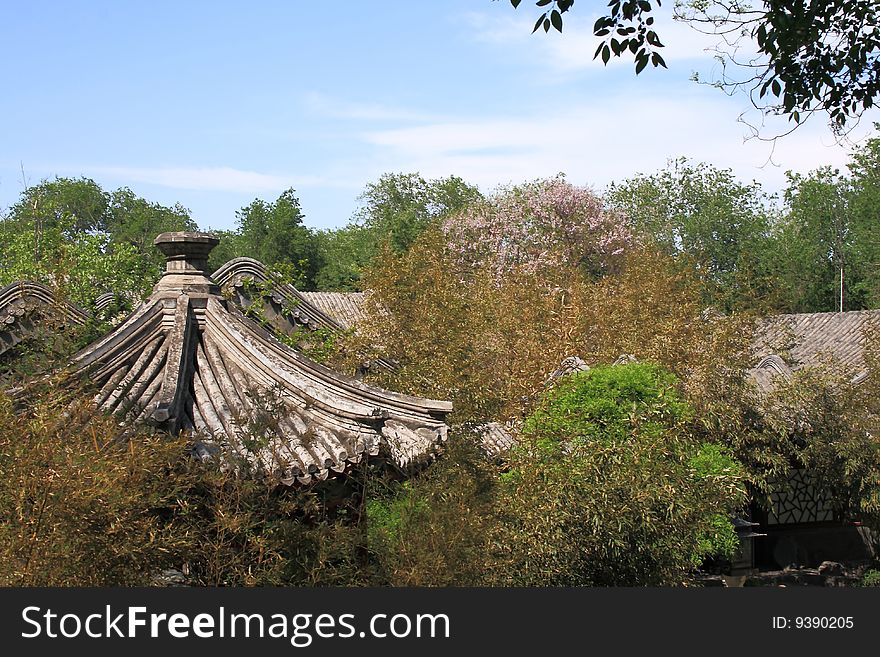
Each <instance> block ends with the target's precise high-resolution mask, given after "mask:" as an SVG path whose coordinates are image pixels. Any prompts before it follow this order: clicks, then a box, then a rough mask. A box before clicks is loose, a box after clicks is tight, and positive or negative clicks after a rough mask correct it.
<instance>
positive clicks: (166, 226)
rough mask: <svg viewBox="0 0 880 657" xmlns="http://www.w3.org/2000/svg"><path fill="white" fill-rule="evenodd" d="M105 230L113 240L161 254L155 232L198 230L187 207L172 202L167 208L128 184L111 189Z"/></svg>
mask: <svg viewBox="0 0 880 657" xmlns="http://www.w3.org/2000/svg"><path fill="white" fill-rule="evenodd" d="M107 215H108V216H107V219H106V230H107V232H108V233H110V236H111V240H112V242H113V243H126V244H131V245H132V246H133V247H134V248H135V249H136V250H137V251H138V252H139V253H144V254H151V255H153V254H155V255H156V257H157V258H159V261H160V262H161V260H162V257H161V254H159V253H158V252H157V250H156V249H155V248H154V246H153V240H154V239H155V238H156V235H159V234H160V233H165V232H172V231H194V230H198V226H197V225H196V222H195V221H193V219H192V218H191V217H190V216H189V210H187V209H186V208H185V207H183V206H182V205H180V204H179V203H178V204H175V205H174V206H173V207H171V208H168V207H165V206H162V205H159V204H158V203H151V202H150V201H147V200H146V199H143V198H141V197H139V196H136V195H135V194H134V192H132V191H131V190H130V189H128V188H127V187H122V188H120V189H117V190H116V191H115V192H112V193H110V195H109V199H108V207H107Z"/></svg>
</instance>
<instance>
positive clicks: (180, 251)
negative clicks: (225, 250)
mask: <svg viewBox="0 0 880 657" xmlns="http://www.w3.org/2000/svg"><path fill="white" fill-rule="evenodd" d="M219 243H220V240H219V239H218V238H216V237H214V236H213V235H210V234H209V233H188V232H176V233H162V234H161V235H159V236H158V237H157V238H156V239H155V240H153V244H155V245H156V247H158V249H159V250H160V251H161V252H162V253H164V254H165V274H166V275H168V274H193V275H204V274H205V273H206V272H207V269H208V254H209V253H210V252H211V250H212V249H213V248H214V247H215V246H217V245H218V244H219Z"/></svg>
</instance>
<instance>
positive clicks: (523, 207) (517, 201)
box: [442, 174, 632, 278]
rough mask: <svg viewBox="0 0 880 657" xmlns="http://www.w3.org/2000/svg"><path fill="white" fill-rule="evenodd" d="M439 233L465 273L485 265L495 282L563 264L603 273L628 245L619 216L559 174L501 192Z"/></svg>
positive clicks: (452, 220)
mask: <svg viewBox="0 0 880 657" xmlns="http://www.w3.org/2000/svg"><path fill="white" fill-rule="evenodd" d="M442 230H443V233H444V235H445V236H446V240H447V247H448V249H449V251H450V252H451V254H452V255H453V257H454V258H455V259H456V260H457V264H458V265H459V266H460V267H461V268H462V270H463V271H472V270H475V269H478V268H482V267H489V268H491V269H493V270H494V272H495V274H496V276H497V277H499V278H500V277H503V276H504V275H505V274H507V273H509V272H510V271H512V270H513V269H517V270H519V271H521V272H531V273H538V272H540V271H542V270H545V269H546V268H553V267H556V266H559V265H563V264H568V265H571V264H577V265H580V266H582V267H584V269H585V270H586V271H588V272H590V273H592V274H603V273H606V272H608V271H610V270H613V269H615V267H616V263H617V262H618V261H619V258H618V256H620V255H621V254H622V253H623V252H624V251H625V249H626V248H627V247H628V246H629V245H630V244H631V243H632V234H631V232H630V230H629V228H628V226H627V224H626V221H625V220H624V219H623V217H621V216H619V215H616V214H613V213H609V212H606V211H605V210H604V209H603V207H602V201H601V200H600V199H599V197H597V196H596V195H595V194H594V193H593V192H592V191H591V190H590V189H588V188H586V187H579V186H576V185H572V184H571V183H569V182H567V181H566V180H565V178H564V177H563V176H562V175H561V174H560V175H558V176H556V177H555V178H549V179H546V180H537V181H534V182H530V183H525V184H523V185H518V186H515V187H504V188H501V189H499V190H498V191H497V192H496V193H495V194H494V195H492V196H490V197H488V198H486V199H485V200H481V201H479V202H477V203H473V204H471V205H469V206H468V207H467V208H466V209H464V210H463V211H461V212H459V213H456V214H453V215H451V216H449V217H448V218H447V219H446V220H445V221H444V222H443V224H442Z"/></svg>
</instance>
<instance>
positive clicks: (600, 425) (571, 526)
mask: <svg viewBox="0 0 880 657" xmlns="http://www.w3.org/2000/svg"><path fill="white" fill-rule="evenodd" d="M691 413H692V412H691V410H690V408H689V407H688V404H687V403H686V402H685V401H684V400H683V399H682V398H681V396H680V393H679V392H678V390H677V381H676V379H675V377H673V376H671V375H670V374H668V373H666V372H664V371H663V370H662V369H661V368H658V367H656V366H654V365H648V364H631V365H619V366H605V367H596V368H594V369H592V370H589V371H587V372H581V373H577V374H574V375H571V376H568V377H565V378H564V379H562V380H560V381H559V382H558V383H557V384H556V386H555V387H554V388H553V389H552V390H550V391H549V392H548V393H547V395H546V396H545V398H544V401H543V403H542V404H541V405H540V406H539V407H538V409H537V410H536V411H535V413H533V414H532V415H531V416H530V417H529V418H527V420H526V423H525V428H524V433H525V436H526V438H525V441H524V442H523V444H522V445H521V446H520V447H519V449H518V450H515V451H514V453H513V454H512V455H511V457H510V459H509V467H510V471H509V472H508V473H506V474H505V475H503V476H502V479H503V485H502V488H501V492H500V495H499V500H498V509H499V513H500V515H501V520H500V523H499V529H498V534H499V535H498V536H497V537H496V539H495V543H496V544H497V545H499V546H503V547H502V548H501V550H503V553H502V554H500V555H498V557H497V562H496V563H495V564H493V565H494V568H495V569H497V570H496V572H495V575H496V576H497V577H499V579H500V580H501V582H503V583H506V584H514V585H520V586H522V585H527V586H535V585H537V586H547V585H550V586H560V585H563V586H573V585H588V586H589V585H592V586H597V585H598V586H621V585H623V586H644V585H669V584H681V583H682V582H683V581H684V580H685V579H686V578H687V576H688V574H689V573H690V571H691V570H692V569H694V568H695V567H697V566H698V565H699V564H700V562H701V561H702V559H703V558H704V557H706V556H708V553H711V552H714V551H716V550H717V549H718V548H723V549H725V550H729V548H730V547H732V546H734V545H735V541H732V540H731V539H732V535H733V530H732V528H731V526H730V523H729V522H727V526H726V537H724V538H722V537H721V536H718V533H719V532H718V522H717V521H718V519H719V518H720V519H726V517H727V516H728V515H729V514H731V513H733V512H734V511H736V510H737V508H738V507H739V506H741V505H742V504H743V503H744V501H745V489H744V486H743V481H742V475H741V468H740V467H739V465H738V464H737V463H736V461H735V460H734V459H732V458H731V457H730V455H729V454H727V453H726V452H725V451H724V450H723V449H719V448H718V447H717V446H713V445H708V444H706V445H702V444H700V443H699V442H698V441H697V440H695V439H693V438H692V437H691V436H690V434H689V432H688V430H687V428H686V425H687V422H688V421H689V417H690V415H691ZM721 533H722V534H724V533H725V531H724V530H722V532H721ZM725 539H726V540H725ZM501 550H499V551H501ZM727 556H731V555H730V554H728V555H727Z"/></svg>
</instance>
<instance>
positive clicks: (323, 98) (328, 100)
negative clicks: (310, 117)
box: [303, 91, 436, 121]
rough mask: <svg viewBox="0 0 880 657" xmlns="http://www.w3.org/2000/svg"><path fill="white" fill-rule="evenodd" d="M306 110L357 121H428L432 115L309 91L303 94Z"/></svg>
mask: <svg viewBox="0 0 880 657" xmlns="http://www.w3.org/2000/svg"><path fill="white" fill-rule="evenodd" d="M303 103H304V105H305V108H306V110H308V111H309V112H310V113H312V114H320V115H322V116H325V117H330V118H334V119H346V120H358V121H428V120H431V119H432V118H436V117H432V115H429V114H425V113H423V112H417V111H414V110H411V109H408V108H403V107H394V106H391V105H386V104H383V103H376V102H352V101H348V100H341V99H339V98H333V97H331V96H328V95H326V94H323V93H320V92H317V91H309V92H307V93H306V94H304V96H303Z"/></svg>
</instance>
